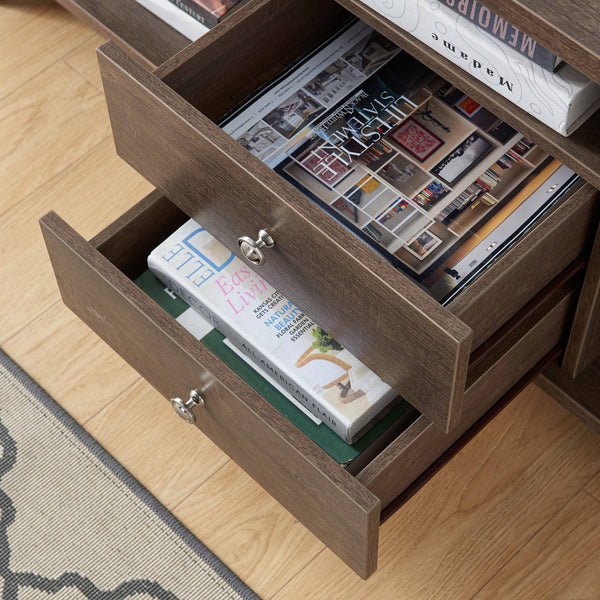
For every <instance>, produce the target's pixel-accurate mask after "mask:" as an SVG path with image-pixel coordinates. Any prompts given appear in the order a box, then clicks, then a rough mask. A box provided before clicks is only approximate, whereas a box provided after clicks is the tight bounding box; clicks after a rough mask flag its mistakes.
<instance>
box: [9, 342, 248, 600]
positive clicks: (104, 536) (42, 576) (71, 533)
mask: <svg viewBox="0 0 600 600" xmlns="http://www.w3.org/2000/svg"><path fill="white" fill-rule="evenodd" d="M0 598H2V599H3V600H42V599H44V600H50V599H52V600H66V599H69V600H71V599H73V600H83V599H93V600H121V599H123V600H125V599H135V600H149V599H151V598H152V599H154V598H155V599H159V600H204V599H206V600H213V599H214V600H221V599H227V600H231V599H250V598H252V599H258V596H257V595H256V594H255V593H254V592H253V591H252V590H250V589H249V588H248V587H247V586H246V585H245V584H244V583H243V582H242V581H241V580H240V579H238V578H237V577H236V576H235V575H234V574H233V573H232V572H231V571H230V570H229V569H228V568H227V567H226V566H225V565H224V564H223V563H222V562H221V561H220V560H219V559H218V558H217V557H216V556H215V555H214V554H212V553H211V552H210V551H209V550H208V549H207V548H206V547H205V546H204V545H203V544H201V543H200V542H199V541H198V539H197V538H195V537H194V536H193V535H192V534H191V533H190V532H189V531H188V530H186V529H185V528H184V527H183V525H182V524H181V523H180V522H179V521H177V520H176V519H175V518H174V517H173V516H172V514H171V513H169V512H168V511H167V510H166V509H165V508H164V507H163V506H162V505H161V504H160V503H159V502H158V501H157V500H156V499H155V498H154V497H153V496H151V495H150V493H149V492H148V491H147V490H146V489H144V488H143V487H142V486H141V484H140V483H139V482H137V481H136V480H135V479H134V478H133V477H132V476H131V475H130V474H129V473H128V472H127V471H125V469H124V468H123V467H122V466H121V465H120V464H119V463H118V462H116V461H115V460H114V459H113V458H112V457H111V456H110V455H109V454H108V453H107V452H106V451H105V450H103V449H102V447H100V445H99V444H98V443H97V442H96V441H95V440H94V439H93V438H91V437H90V436H89V435H88V434H87V433H86V432H85V431H84V430H83V429H82V428H81V427H80V426H79V425H78V424H77V423H76V422H75V421H74V420H73V419H72V418H71V417H69V415H68V414H67V413H66V412H65V411H63V410H62V408H61V407H60V406H59V405H58V404H57V403H56V402H55V401H54V400H53V399H52V398H50V396H48V394H46V393H45V392H44V391H43V390H42V389H41V388H40V387H39V386H37V385H36V384H35V383H34V382H33V381H32V380H31V379H30V378H29V377H28V376H27V374H26V373H25V372H23V371H22V370H21V369H20V368H19V367H18V366H17V365H16V364H15V363H14V362H13V361H11V359H10V358H9V357H8V356H6V354H4V353H3V352H2V351H0Z"/></svg>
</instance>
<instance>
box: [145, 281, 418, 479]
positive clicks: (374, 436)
mask: <svg viewBox="0 0 600 600" xmlns="http://www.w3.org/2000/svg"><path fill="white" fill-rule="evenodd" d="M135 284H136V285H137V286H138V287H139V288H140V289H142V290H143V291H144V292H145V293H146V294H148V296H150V298H152V299H153V300H154V301H155V302H156V303H157V304H158V305H159V306H160V307H161V308H163V309H164V310H165V311H166V312H167V313H168V314H169V315H171V316H172V317H173V318H174V319H176V320H177V321H178V322H179V323H180V324H181V325H182V326H183V327H185V328H186V329H187V330H188V331H189V332H190V333H191V334H192V335H194V337H196V338H197V339H198V340H199V341H200V342H201V343H202V344H203V345H204V346H206V347H207V348H208V349H209V350H210V351H211V352H212V353H213V354H215V355H216V356H218V357H219V359H220V360H221V361H223V362H224V363H225V364H226V365H227V366H228V367H229V368H231V369H232V370H234V371H235V372H236V373H237V374H238V375H239V376H240V377H241V378H242V379H243V380H244V381H245V382H246V383H247V384H248V385H250V387H252V388H253V389H254V390H256V391H257V392H258V393H259V394H260V395H261V396H262V397H263V398H265V399H266V400H267V401H268V402H269V403H270V404H271V405H273V406H274V407H275V408H276V409H277V410H278V411H279V412H280V413H281V414H282V415H283V416H285V417H286V418H287V419H289V420H290V421H291V422H292V423H293V424H294V425H295V426H296V427H298V429H300V431H302V432H303V433H304V434H305V435H307V436H308V437H309V438H310V439H311V440H312V441H313V442H315V443H316V444H317V445H318V446H319V447H320V448H321V449H323V450H324V451H325V452H326V453H327V454H328V455H329V456H331V458H333V460H335V461H336V462H337V463H339V464H341V465H342V466H344V467H345V468H346V469H348V470H349V471H351V472H357V471H358V470H360V469H361V468H362V467H363V466H364V465H365V464H366V463H367V462H369V461H370V460H372V458H373V457H374V456H376V455H377V454H378V453H379V452H381V450H383V448H384V447H385V446H386V445H387V444H389V443H390V442H391V441H392V440H393V439H394V438H395V437H396V436H398V435H399V434H400V433H401V432H402V431H404V430H405V429H406V428H407V427H409V425H410V424H411V423H413V422H414V421H415V420H416V419H417V417H418V416H419V412H418V411H417V410H416V409H414V408H413V407H412V406H411V405H410V404H408V402H406V400H403V399H401V398H398V399H397V401H396V402H395V403H394V404H393V406H392V408H391V409H390V411H389V412H387V413H386V414H385V415H384V416H383V417H382V418H381V419H380V420H379V421H377V422H376V423H375V424H374V425H373V427H371V428H370V429H369V430H368V431H367V432H366V433H365V434H364V435H363V436H361V438H360V439H359V440H358V441H357V442H355V443H354V444H352V445H351V444H348V443H347V442H345V441H344V440H342V439H341V438H340V437H339V436H338V435H337V434H336V433H334V432H333V431H332V430H331V429H330V428H329V427H327V426H326V425H324V424H323V423H322V422H321V421H320V420H319V419H317V418H316V417H315V416H314V415H312V413H309V412H308V411H307V410H306V409H304V407H302V405H301V404H300V403H299V402H297V401H296V400H295V399H294V398H292V397H291V396H290V395H289V394H287V393H286V392H285V390H283V389H282V388H281V386H279V385H277V383H276V382H275V381H273V380H272V379H271V378H270V377H269V375H268V374H267V373H264V372H261V371H260V369H257V368H255V367H253V366H252V365H250V364H249V362H248V359H247V357H244V356H241V355H240V354H239V353H237V352H236V351H235V350H234V349H232V347H231V345H230V344H228V342H227V339H226V338H225V336H224V335H223V334H222V333H220V332H219V331H217V330H216V329H215V328H214V327H213V325H212V324H211V323H209V322H208V321H207V320H206V319H205V318H204V317H203V316H202V315H201V314H200V313H199V312H197V311H196V310H194V309H192V308H190V307H189V306H188V305H187V304H186V303H185V302H184V301H183V300H182V299H181V298H179V297H178V296H176V295H175V294H174V293H173V291H172V290H170V289H169V288H168V287H165V285H164V284H163V283H162V282H161V281H160V280H158V279H157V278H156V277H155V276H154V274H153V273H152V272H151V271H150V270H146V271H144V272H143V273H142V274H141V275H140V276H139V277H138V278H136V280H135Z"/></svg>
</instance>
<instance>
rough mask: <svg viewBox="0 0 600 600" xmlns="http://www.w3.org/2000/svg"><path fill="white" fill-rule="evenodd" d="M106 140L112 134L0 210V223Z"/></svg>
mask: <svg viewBox="0 0 600 600" xmlns="http://www.w3.org/2000/svg"><path fill="white" fill-rule="evenodd" d="M107 140H110V141H112V134H110V135H107V136H106V137H105V138H102V139H101V140H100V141H99V142H98V143H97V144H94V145H93V146H92V147H91V148H90V149H89V150H88V151H87V152H86V153H85V154H82V155H81V156H79V157H77V158H76V159H74V160H73V161H72V162H70V163H69V164H68V165H65V166H64V167H63V168H62V169H60V171H57V172H56V173H53V174H52V175H50V177H49V178H48V179H46V180H45V181H43V182H42V183H40V184H39V185H38V186H37V187H36V188H35V189H34V190H33V191H31V192H29V193H27V194H26V195H25V196H24V197H23V198H21V199H20V200H18V201H17V202H16V203H15V204H13V205H12V206H9V207H8V208H7V209H5V210H4V211H2V212H0V225H1V224H2V221H4V220H5V217H7V216H9V214H8V213H10V212H12V211H13V210H20V209H19V207H20V206H21V204H22V203H23V202H27V201H28V200H29V199H31V198H32V197H35V196H36V195H37V194H39V192H40V190H42V189H44V187H46V186H47V185H48V184H49V183H50V182H51V181H53V180H54V179H57V178H59V177H63V176H64V174H65V172H66V171H68V170H70V169H71V168H72V167H73V165H75V164H76V163H78V162H80V161H83V160H85V158H86V157H87V156H88V155H89V154H91V153H92V152H95V151H96V150H97V149H98V148H99V147H100V146H101V145H102V144H104V143H106V141H107ZM48 210H50V209H47V210H46V211H45V212H48ZM42 216H43V214H40V215H38V218H41V217H42ZM40 235H41V233H40Z"/></svg>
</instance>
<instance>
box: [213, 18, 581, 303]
mask: <svg viewBox="0 0 600 600" xmlns="http://www.w3.org/2000/svg"><path fill="white" fill-rule="evenodd" d="M220 126H221V127H222V128H223V130H224V131H225V132H226V133H228V134H229V135H231V136H232V137H233V138H234V139H236V140H237V141H238V142H239V143H240V144H242V145H243V146H244V147H245V148H247V149H248V150H249V151H250V152H251V153H252V154H254V155H255V156H257V157H258V158H259V159H261V160H262V161H263V162H264V163H265V164H267V165H268V166H270V167H271V168H273V169H274V170H275V171H276V172H277V173H279V174H280V175H281V176H283V177H284V178H286V179H287V180H289V181H290V182H291V183H292V184H293V185H294V186H296V187H297V188H298V189H300V190H301V191H302V192H304V193H305V194H306V195H307V196H308V197H309V198H311V199H312V200H314V201H315V202H316V203H317V204H319V205H320V206H321V207H322V208H324V209H325V210H326V211H328V212H329V213H330V214H331V215H333V216H334V217H336V218H337V219H338V220H340V221H341V222H343V223H344V224H345V225H347V226H348V227H349V228H350V229H351V230H352V231H353V232H354V233H356V234H357V235H358V236H360V237H361V238H362V239H363V240H364V241H366V242H367V243H369V244H370V245H372V246H373V247H374V248H376V249H377V250H378V251H379V252H381V254H382V255H383V256H384V257H385V258H387V259H388V260H389V261H390V262H392V264H394V265H395V266H396V267H398V268H399V269H401V270H403V271H404V272H406V273H407V274H409V275H410V276H411V277H412V278H413V279H414V280H415V281H416V282H417V283H419V284H420V285H422V286H423V287H424V288H425V289H427V290H428V291H429V292H430V293H431V294H432V295H433V296H434V297H435V298H436V299H437V300H439V301H440V302H442V303H447V302H448V301H449V300H450V299H452V298H453V297H455V296H456V294H458V293H460V291H462V290H464V289H465V288H466V287H467V285H468V284H469V283H470V282H471V281H472V280H473V279H474V277H475V276H476V275H478V274H480V273H481V272H483V267H484V266H485V265H488V264H490V263H491V262H492V261H493V260H496V259H497V258H498V257H499V256H500V255H501V252H502V251H503V250H504V249H506V248H507V247H508V246H509V245H510V243H512V241H514V239H516V236H517V235H518V234H519V233H521V232H523V231H525V230H526V229H527V228H528V227H530V226H531V224H532V223H533V222H534V220H535V218H537V217H539V216H540V215H541V214H543V212H544V211H545V210H547V209H548V208H549V207H550V206H551V205H552V203H553V202H555V201H556V200H557V199H559V198H560V197H561V195H562V193H563V192H564V191H565V189H566V188H567V187H568V186H569V185H570V184H572V182H573V181H574V180H575V179H576V176H575V175H574V173H573V172H572V171H570V170H569V169H567V168H566V167H561V168H560V170H559V167H560V164H559V163H558V162H557V161H554V162H552V159H550V158H549V157H548V156H547V154H546V153H545V152H543V151H542V150H541V149H540V148H538V147H536V146H535V144H534V143H533V142H532V141H531V140H529V139H527V138H526V137H524V136H522V135H521V134H519V133H518V132H517V131H515V130H514V129H513V128H511V127H510V126H509V125H508V124H506V123H505V122H503V121H501V120H500V119H498V118H497V117H496V116H495V115H494V114H492V113H491V112H490V111H488V110H486V109H485V107H483V106H481V105H480V104H478V103H477V102H476V101H474V100H473V99H472V98H470V97H468V96H467V95H465V94H463V93H462V92H461V91H460V90H458V89H456V88H455V87H453V86H452V85H450V84H449V83H448V82H446V81H444V80H443V79H442V78H440V77H438V76H436V75H435V74H434V73H433V72H431V71H430V70H429V69H427V68H426V67H425V66H424V65H422V64H421V63H420V62H418V61H417V60H416V59H414V58H412V57H411V56H410V55H408V54H406V53H405V52H402V51H400V50H399V49H398V48H397V47H396V46H394V45H393V44H392V43H391V42H389V41H388V40H387V39H386V38H384V37H383V36H381V35H380V34H379V33H377V32H375V31H373V30H372V29H371V28H370V27H368V26H367V25H366V24H364V23H362V22H354V23H351V24H349V25H348V26H346V27H345V28H344V29H342V30H341V31H340V32H339V33H338V34H337V35H335V36H334V37H333V38H332V39H331V40H329V41H328V42H326V43H325V44H323V45H322V46H320V47H319V48H317V49H316V50H315V51H314V52H313V53H311V54H310V55H309V56H307V57H305V59H304V60H302V61H301V62H300V63H299V64H297V65H295V66H294V67H293V68H292V69H291V70H289V71H287V72H285V73H283V74H282V75H281V76H280V77H278V78H277V79H276V80H275V81H273V82H271V84H270V85H268V86H266V87H265V88H264V89H263V90H261V91H260V92H259V93H258V94H257V95H256V96H254V97H253V98H251V99H249V100H248V101H246V102H245V103H244V104H243V105H241V106H240V107H239V108H238V109H236V110H235V111H234V112H233V113H231V114H230V115H228V116H227V117H225V118H224V120H223V121H222V122H221V123H220ZM549 164H551V165H553V166H551V167H549V166H548V165H549ZM548 177H553V178H554V179H553V181H552V184H551V187H552V190H553V192H552V194H545V189H546V188H544V182H545V181H546V180H547V179H548ZM555 184H556V185H555ZM549 187H550V186H549ZM535 190H539V193H538V194H534V192H535ZM517 207H522V208H521V209H520V210H519V211H517V210H515V209H516V208H517ZM524 207H529V210H528V211H526V210H524ZM501 224H502V225H503V226H502V227H499V226H500V225H501ZM484 231H485V236H484V235H483V232H484ZM489 235H492V236H493V238H494V239H493V240H492V241H490V242H489V243H488V244H487V245H486V246H485V247H484V248H483V250H484V251H483V252H482V247H481V245H479V246H478V245H477V244H476V243H474V242H476V241H478V240H479V241H481V240H482V239H483V238H485V237H487V236H489ZM467 249H468V252H467V254H468V253H470V254H469V256H470V257H471V259H470V260H469V257H467V259H466V260H467V264H466V266H465V265H464V264H462V263H461V267H460V269H457V268H456V265H457V264H458V262H459V260H463V258H464V256H463V254H465V252H466V251H467ZM463 263H464V260H463Z"/></svg>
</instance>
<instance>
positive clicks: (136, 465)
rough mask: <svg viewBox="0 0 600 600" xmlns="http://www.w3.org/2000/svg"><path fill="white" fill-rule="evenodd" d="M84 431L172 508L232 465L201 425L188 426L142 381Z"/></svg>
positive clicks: (139, 380)
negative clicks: (222, 468)
mask: <svg viewBox="0 0 600 600" xmlns="http://www.w3.org/2000/svg"><path fill="white" fill-rule="evenodd" d="M154 423H161V424H162V427H154V426H151V425H152V424H154ZM84 427H85V429H86V431H87V432H88V433H89V434H91V435H92V436H93V437H94V439H95V440H97V441H98V442H100V444H101V445H102V447H103V448H104V449H105V450H106V451H108V452H109V453H110V454H111V455H113V456H119V462H120V463H121V464H122V465H123V466H124V467H125V468H126V469H127V470H128V471H129V472H130V473H136V479H137V480H138V481H139V482H140V483H141V484H142V485H143V486H144V487H146V488H148V489H155V490H158V494H157V498H158V500H159V501H160V502H161V503H162V504H163V505H164V506H166V507H167V508H168V509H169V510H173V508H175V506H177V505H179V504H180V503H181V502H182V500H183V498H185V497H186V496H189V495H190V494H192V492H194V490H196V489H197V488H198V487H200V486H201V485H202V484H203V483H204V482H205V481H206V480H207V479H208V478H209V477H210V476H211V475H212V474H213V473H215V472H216V471H218V470H219V469H220V468H221V467H222V466H223V465H225V464H226V463H227V462H228V461H229V459H228V457H227V456H226V455H225V454H224V453H223V452H222V451H221V450H220V449H219V448H218V447H217V446H215V444H213V443H212V442H211V441H210V440H209V439H208V438H207V437H206V436H204V435H203V434H202V432H201V431H199V430H198V429H197V428H196V427H185V424H184V423H183V421H182V420H181V419H180V418H178V417H177V415H176V414H175V411H174V410H173V409H172V407H171V405H170V404H169V402H168V401H167V400H166V398H165V397H164V396H163V395H162V394H159V393H158V392H157V391H156V390H155V389H154V388H152V387H151V386H150V384H149V383H147V382H146V381H145V380H143V379H138V380H137V381H136V382H135V383H134V384H133V385H132V386H131V387H129V388H127V389H126V390H125V391H124V392H123V393H121V394H120V395H119V396H118V397H116V398H115V399H114V400H113V401H112V402H111V403H110V404H108V405H107V406H106V407H104V408H103V409H102V410H101V411H100V412H99V413H97V414H96V415H94V416H93V417H92V418H91V419H88V420H87V421H85V423H84ZM130 440H135V444H131V442H130Z"/></svg>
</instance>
